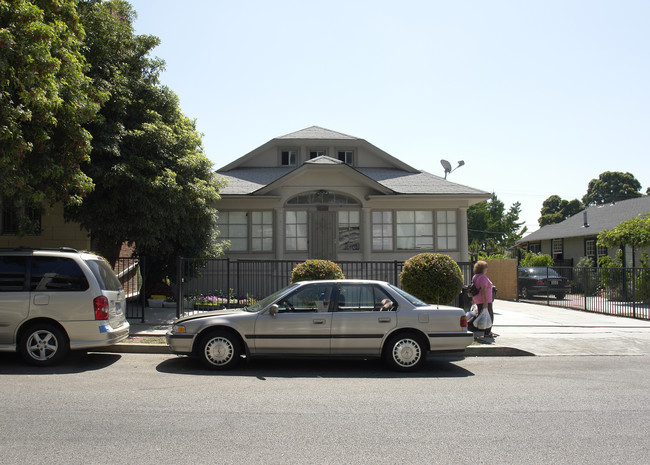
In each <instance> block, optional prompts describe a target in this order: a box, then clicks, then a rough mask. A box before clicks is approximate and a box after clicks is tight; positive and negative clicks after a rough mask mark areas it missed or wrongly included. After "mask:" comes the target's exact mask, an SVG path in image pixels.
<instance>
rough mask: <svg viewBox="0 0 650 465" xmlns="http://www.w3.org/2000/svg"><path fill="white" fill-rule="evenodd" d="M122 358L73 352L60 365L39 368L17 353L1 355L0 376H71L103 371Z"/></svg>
mask: <svg viewBox="0 0 650 465" xmlns="http://www.w3.org/2000/svg"><path fill="white" fill-rule="evenodd" d="M120 358H121V355H119V354H108V353H86V352H79V351H73V352H70V353H69V354H68V356H67V357H66V358H65V360H63V361H62V362H61V363H59V364H58V365H54V366H50V367H37V366H33V365H29V364H27V363H25V361H23V359H22V358H21V357H20V355H18V354H16V353H2V354H0V375H21V374H22V375H69V374H76V373H85V372H88V371H96V370H101V369H103V368H106V367H109V366H111V365H113V364H114V363H115V362H117V361H118V360H119V359H120Z"/></svg>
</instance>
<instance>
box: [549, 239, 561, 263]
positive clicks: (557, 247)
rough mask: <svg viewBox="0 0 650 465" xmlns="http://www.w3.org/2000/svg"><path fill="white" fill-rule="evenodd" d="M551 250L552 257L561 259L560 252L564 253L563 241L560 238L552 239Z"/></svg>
mask: <svg viewBox="0 0 650 465" xmlns="http://www.w3.org/2000/svg"><path fill="white" fill-rule="evenodd" d="M551 250H552V253H553V258H559V259H562V254H563V253H564V241H563V240H562V239H553V241H552V242H551Z"/></svg>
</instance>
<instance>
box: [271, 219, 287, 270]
mask: <svg viewBox="0 0 650 465" xmlns="http://www.w3.org/2000/svg"><path fill="white" fill-rule="evenodd" d="M285 229H286V228H285V227H284V208H276V209H275V231H274V234H275V258H276V259H277V260H282V259H284V235H285Z"/></svg>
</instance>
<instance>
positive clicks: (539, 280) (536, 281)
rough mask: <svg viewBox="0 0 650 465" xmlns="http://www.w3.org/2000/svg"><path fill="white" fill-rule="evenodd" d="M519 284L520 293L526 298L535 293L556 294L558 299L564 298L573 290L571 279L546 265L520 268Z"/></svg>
mask: <svg viewBox="0 0 650 465" xmlns="http://www.w3.org/2000/svg"><path fill="white" fill-rule="evenodd" d="M517 285H518V287H519V295H520V296H521V297H523V298H524V299H527V298H529V297H532V296H534V295H541V294H543V295H547V294H551V295H554V296H555V298H556V299H564V297H565V296H566V295H567V294H568V293H569V292H570V291H571V281H569V280H568V279H566V278H565V277H564V276H560V274H559V273H558V272H557V271H555V270H554V269H553V268H547V267H545V266H534V267H530V268H523V267H520V268H519V272H518V278H517Z"/></svg>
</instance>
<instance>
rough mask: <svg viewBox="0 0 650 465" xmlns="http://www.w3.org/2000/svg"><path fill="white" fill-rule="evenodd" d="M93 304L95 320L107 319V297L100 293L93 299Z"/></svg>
mask: <svg viewBox="0 0 650 465" xmlns="http://www.w3.org/2000/svg"><path fill="white" fill-rule="evenodd" d="M93 305H94V306H95V320H108V299H107V298H106V296H103V295H100V296H99V297H95V299H94V300H93Z"/></svg>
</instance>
